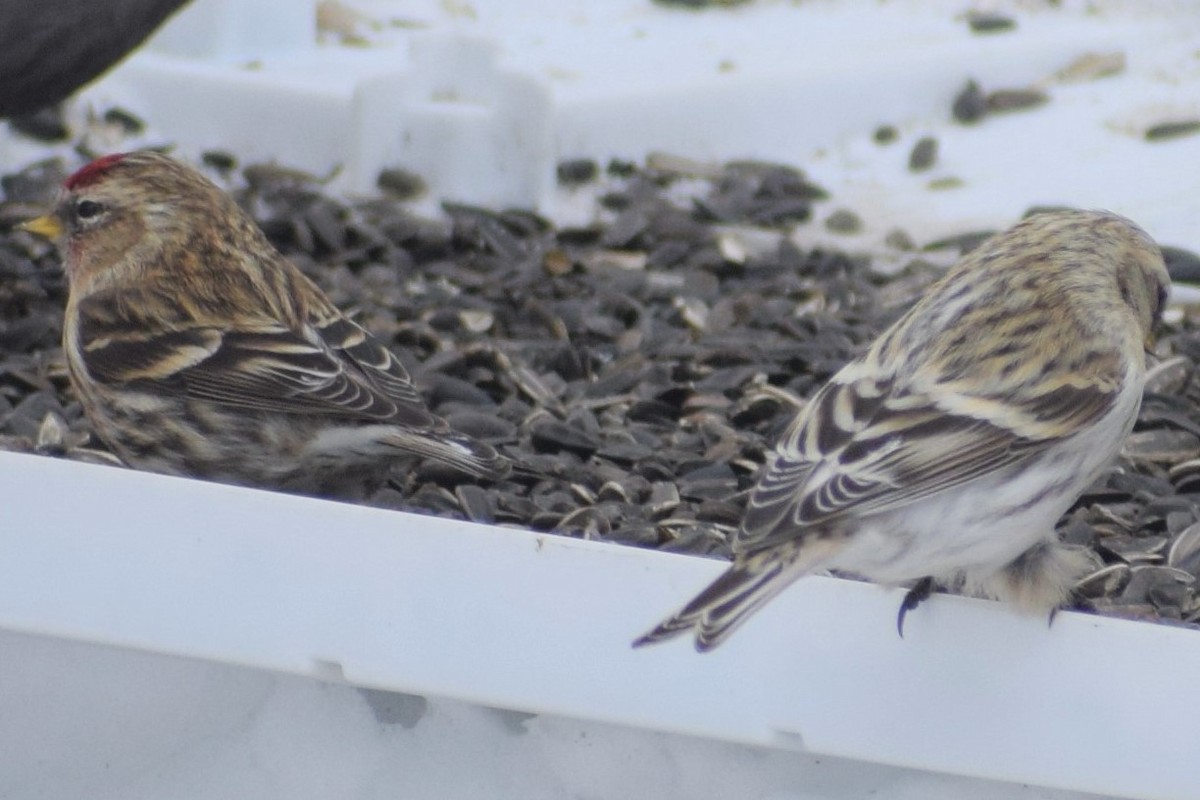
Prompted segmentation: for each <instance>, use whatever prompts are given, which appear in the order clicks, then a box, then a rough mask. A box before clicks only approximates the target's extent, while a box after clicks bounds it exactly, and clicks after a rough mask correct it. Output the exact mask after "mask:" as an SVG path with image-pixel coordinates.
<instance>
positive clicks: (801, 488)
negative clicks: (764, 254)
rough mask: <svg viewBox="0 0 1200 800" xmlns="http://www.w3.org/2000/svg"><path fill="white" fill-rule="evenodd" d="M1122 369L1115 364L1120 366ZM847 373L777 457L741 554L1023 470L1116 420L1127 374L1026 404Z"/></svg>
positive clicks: (758, 491) (816, 401)
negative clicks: (1111, 414)
mask: <svg viewBox="0 0 1200 800" xmlns="http://www.w3.org/2000/svg"><path fill="white" fill-rule="evenodd" d="M1118 368H1119V361H1117V360H1115V359H1114V362H1113V364H1112V365H1111V370H1112V371H1114V372H1115V371H1116V370H1117V369H1118ZM1116 377H1117V378H1119V375H1117V376H1116ZM840 378H841V376H840V375H839V376H835V378H834V379H833V380H832V381H831V382H830V383H829V384H828V385H826V386H825V387H824V388H823V389H822V390H821V391H820V392H818V393H817V395H816V396H815V397H814V398H813V399H812V401H811V402H810V403H809V405H808V406H806V407H805V409H804V410H803V411H802V412H801V413H800V414H799V415H798V416H797V418H796V419H795V421H794V422H793V423H792V425H791V426H790V427H789V428H788V430H787V431H786V433H785V434H784V436H783V437H782V439H781V440H780V442H779V444H778V445H777V446H776V448H775V450H774V451H773V452H772V454H771V456H770V457H769V459H768V462H767V465H766V467H765V468H764V470H763V473H762V477H761V478H760V479H759V483H758V485H757V487H756V488H755V490H754V492H753V493H752V495H751V497H750V500H749V503H748V505H747V509H746V515H745V517H744V519H743V523H742V527H741V530H740V531H739V532H738V535H737V537H736V539H735V542H734V548H735V550H736V551H738V552H748V551H754V550H758V549H760V548H765V547H771V546H773V545H776V544H779V543H780V542H782V541H786V540H789V539H795V538H797V537H801V536H804V535H805V531H814V530H821V529H822V528H823V527H827V526H828V525H829V524H831V523H836V522H838V521H839V520H842V519H844V518H845V517H847V516H851V515H853V516H861V515H866V514H875V513H881V512H886V511H890V510H893V509H896V508H900V507H902V506H906V505H908V504H910V503H913V502H915V501H917V500H920V499H922V498H924V497H928V496H930V495H932V494H935V493H937V492H941V491H943V490H946V489H949V488H951V487H954V486H959V485H961V484H964V483H967V482H969V481H973V480H975V479H977V478H979V477H981V476H983V475H986V474H988V473H991V472H995V471H997V470H1000V469H1003V468H1005V467H1008V466H1011V465H1013V464H1016V463H1017V462H1018V461H1020V460H1022V459H1024V458H1027V457H1028V456H1030V455H1031V454H1033V453H1036V452H1037V451H1040V450H1042V449H1044V448H1046V447H1049V446H1050V445H1052V444H1053V443H1055V442H1058V441H1061V440H1062V439H1065V438H1067V437H1068V436H1071V435H1073V434H1075V433H1076V432H1078V431H1079V430H1080V429H1081V428H1083V427H1085V426H1086V425H1088V424H1090V423H1092V422H1095V421H1096V420H1098V419H1099V418H1100V417H1102V416H1104V414H1106V413H1108V411H1110V410H1111V409H1112V408H1113V405H1114V404H1115V403H1116V401H1117V395H1118V390H1119V386H1120V381H1119V380H1117V379H1114V380H1103V381H1093V382H1085V383H1081V384H1079V385H1071V384H1060V385H1057V386H1054V387H1046V391H1044V392H1042V393H1041V394H1036V395H1032V396H1030V397H1028V398H1025V399H1024V401H1023V402H1020V403H1016V404H1014V403H1013V402H1012V398H989V397H986V396H976V397H970V396H965V395H963V394H961V393H956V392H954V391H951V390H947V391H946V392H945V393H943V394H932V393H920V392H905V391H898V390H897V389H896V388H895V387H894V386H893V385H892V382H891V380H890V379H884V380H878V379H873V378H870V377H859V378H857V379H853V380H848V379H840Z"/></svg>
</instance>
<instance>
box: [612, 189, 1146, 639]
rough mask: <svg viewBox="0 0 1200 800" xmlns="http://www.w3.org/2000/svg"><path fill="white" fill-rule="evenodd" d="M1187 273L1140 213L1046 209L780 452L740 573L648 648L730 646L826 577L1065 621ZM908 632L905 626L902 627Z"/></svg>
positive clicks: (837, 388)
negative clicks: (1109, 480) (1165, 315)
mask: <svg viewBox="0 0 1200 800" xmlns="http://www.w3.org/2000/svg"><path fill="white" fill-rule="evenodd" d="M1169 285H1170V279H1169V278H1168V276H1167V270H1166V267H1165V265H1164V264H1163V258H1162V254H1161V253H1160V251H1159V248H1158V247H1157V245H1155V243H1154V242H1153V241H1152V240H1151V239H1150V237H1149V236H1147V235H1146V233H1145V232H1144V231H1142V230H1141V229H1140V228H1138V227H1137V226H1136V225H1134V224H1133V223H1132V222H1130V221H1129V220H1127V219H1124V218H1123V217H1119V216H1117V215H1115V214H1111V213H1106V212H1097V211H1055V212H1047V213H1042V214H1037V215H1034V216H1032V217H1030V218H1028V219H1026V220H1024V221H1023V222H1021V223H1020V224H1018V225H1016V226H1015V227H1013V228H1012V229H1010V230H1008V231H1006V232H1004V233H1001V234H999V235H997V236H994V237H992V238H991V239H989V240H988V241H987V242H985V243H984V244H983V245H981V246H980V247H979V248H977V249H976V250H974V251H972V252H971V253H969V254H968V255H967V256H965V257H964V258H963V259H962V260H961V261H960V262H959V263H958V264H957V265H956V266H955V267H954V268H952V269H951V270H950V271H949V272H948V273H947V274H946V275H945V276H944V277H942V278H941V279H940V280H939V281H937V282H936V283H935V284H934V285H933V286H931V287H930V288H929V289H928V290H927V292H926V293H925V295H924V297H923V298H922V299H921V300H920V301H919V302H918V303H917V304H916V305H915V306H914V307H913V308H912V309H910V310H909V311H908V313H906V314H905V315H904V316H903V317H902V318H901V319H899V320H898V321H897V322H896V323H895V324H894V325H892V327H891V328H889V329H888V330H887V331H885V332H884V333H883V334H882V335H881V336H880V337H879V338H878V339H876V340H875V342H874V343H873V344H872V345H871V347H870V348H869V349H868V351H867V352H866V353H865V354H864V355H862V356H861V357H859V358H857V359H855V360H854V361H852V362H850V363H849V364H847V365H846V366H845V367H844V368H843V369H842V370H841V371H840V372H838V373H837V374H836V375H834V376H833V378H832V379H830V381H829V383H828V384H826V385H825V386H824V387H823V388H822V389H821V390H820V391H818V392H817V394H816V395H815V396H814V397H813V398H812V400H811V401H809V403H808V404H807V405H806V406H805V407H804V408H803V409H802V410H801V411H800V413H799V414H798V415H797V416H796V418H795V419H794V420H793V421H792V423H791V424H790V425H789V427H788V428H787V430H786V431H785V432H784V434H783V437H782V439H781V440H780V441H779V442H778V444H777V445H776V446H775V449H774V451H773V452H772V453H771V454H770V455H769V456H768V458H767V462H766V464H765V466H764V468H763V471H762V473H761V476H760V477H759V480H758V484H757V486H756V487H755V489H754V490H753V492H752V494H751V496H750V499H749V503H748V506H747V509H746V513H745V517H744V519H743V521H742V525H741V528H740V530H739V531H738V532H737V534H736V536H735V539H734V542H733V549H734V560H733V565H732V566H731V567H730V568H729V569H728V570H727V571H726V572H725V573H724V574H722V575H721V576H720V577H718V578H717V579H716V580H715V581H713V582H712V583H711V584H710V585H709V586H708V587H707V588H705V589H704V590H703V591H701V592H700V594H698V595H697V596H696V597H695V598H693V599H692V600H691V601H690V602H689V603H687V605H685V606H684V607H683V608H682V609H681V610H680V611H679V612H678V613H676V614H674V615H672V616H671V617H669V618H668V619H666V620H665V621H663V622H662V623H661V624H659V625H658V626H657V627H655V628H654V629H653V630H651V631H650V632H648V633H647V634H645V635H644V636H642V637H641V638H640V639H638V640H637V641H636V642H635V643H634V644H635V646H636V645H644V644H648V643H650V642H657V641H660V640H663V639H666V638H669V637H671V636H675V635H677V634H682V633H693V634H694V635H695V644H696V648H697V649H698V650H701V651H703V650H708V649H711V648H713V647H716V646H717V645H719V644H720V643H721V642H722V641H724V640H725V639H726V637H728V636H729V634H730V633H732V632H733V630H734V629H735V628H737V626H738V625H740V624H741V623H743V622H744V621H745V620H746V619H747V618H748V617H749V616H750V615H751V614H753V613H754V612H755V611H756V610H757V609H759V608H761V607H762V605H763V604H764V603H766V602H767V601H769V600H770V599H771V598H773V597H774V596H775V595H777V594H778V593H779V592H780V591H782V590H783V589H784V588H786V587H787V586H788V585H789V584H791V583H792V582H793V581H795V580H796V579H797V578H800V577H801V576H803V575H807V574H809V573H812V572H814V571H817V570H836V571H842V572H845V573H850V574H854V575H857V576H860V577H863V578H866V579H868V580H871V581H875V582H878V583H882V584H886V585H911V586H912V588H911V589H910V591H909V593H908V595H906V597H905V600H904V602H903V603H902V605H901V608H900V615H899V618H898V619H897V626H898V627H901V626H902V625H903V619H904V614H905V612H907V611H908V610H910V609H912V608H913V607H915V606H916V605H917V604H918V603H919V602H920V601H921V600H922V599H924V597H926V596H928V594H929V592H930V591H931V589H932V587H933V586H934V585H935V584H936V585H940V586H943V587H946V588H950V589H953V590H959V591H963V592H966V593H968V594H972V595H976V596H982V597H991V598H996V599H1001V600H1008V601H1011V602H1013V603H1015V604H1016V605H1017V606H1019V607H1020V608H1022V609H1024V610H1027V611H1030V612H1035V613H1049V612H1052V611H1053V610H1054V609H1056V608H1058V607H1059V606H1060V605H1061V604H1062V603H1063V602H1064V601H1065V600H1066V598H1067V595H1068V593H1069V590H1070V587H1071V585H1072V584H1073V583H1074V581H1075V580H1076V579H1077V578H1078V577H1079V576H1080V575H1081V573H1082V572H1084V571H1086V570H1087V569H1088V567H1089V565H1090V562H1091V556H1090V555H1089V554H1088V553H1087V552H1086V551H1085V550H1082V549H1080V548H1072V547H1070V546H1068V545H1065V544H1063V543H1061V542H1060V541H1059V539H1058V537H1057V536H1056V534H1055V529H1054V526H1055V523H1056V522H1057V521H1058V519H1059V518H1060V517H1061V516H1062V515H1063V513H1064V512H1065V511H1066V510H1067V509H1068V508H1069V507H1070V505H1071V504H1072V503H1073V502H1075V500H1076V499H1077V498H1078V497H1079V495H1080V494H1081V493H1082V492H1083V491H1084V490H1085V489H1086V488H1087V487H1088V486H1089V485H1090V484H1091V483H1092V482H1093V481H1094V480H1095V479H1096V478H1097V477H1098V476H1099V475H1100V474H1101V473H1102V472H1103V471H1104V470H1105V469H1106V468H1107V467H1108V466H1109V465H1110V464H1111V463H1112V461H1113V459H1114V458H1115V457H1116V455H1117V453H1118V451H1119V450H1120V448H1121V445H1122V443H1123V441H1124V439H1125V437H1126V435H1127V434H1128V433H1129V431H1130V429H1131V428H1132V426H1133V423H1134V420H1135V418H1136V416H1137V412H1138V408H1139V406H1140V404H1141V397H1142V386H1143V382H1144V377H1145V369H1146V358H1145V353H1144V349H1145V343H1146V342H1147V341H1149V339H1150V336H1151V333H1152V329H1153V328H1154V326H1155V324H1156V323H1157V322H1158V320H1159V318H1160V317H1161V314H1162V311H1163V306H1164V304H1165V303H1166V300H1167V295H1168V292H1169ZM901 632H902V627H901Z"/></svg>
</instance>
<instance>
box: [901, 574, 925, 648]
mask: <svg viewBox="0 0 1200 800" xmlns="http://www.w3.org/2000/svg"><path fill="white" fill-rule="evenodd" d="M932 594H933V578H930V577H925V578H921V580H919V581H917V582H916V583H914V584H913V587H912V588H911V589H909V590H908V593H907V594H905V595H904V599H903V600H901V601H900V613H898V614H897V615H896V633H898V634H900V638H901V639H903V638H904V615H905V614H907V613H908V612H910V611H912V610H913V609H914V608H916V607H917V606H919V605H921V603H923V602H925V601H926V600H928V599H929V596H930V595H932Z"/></svg>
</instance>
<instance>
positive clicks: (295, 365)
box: [79, 296, 438, 428]
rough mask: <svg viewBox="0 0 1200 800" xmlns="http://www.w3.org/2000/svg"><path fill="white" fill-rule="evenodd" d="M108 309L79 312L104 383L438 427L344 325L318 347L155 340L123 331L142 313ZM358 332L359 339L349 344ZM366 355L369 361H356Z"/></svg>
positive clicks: (141, 325)
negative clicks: (126, 313)
mask: <svg viewBox="0 0 1200 800" xmlns="http://www.w3.org/2000/svg"><path fill="white" fill-rule="evenodd" d="M102 299H103V298H102V297H99V296H97V297H93V298H89V300H91V301H92V302H90V303H81V304H80V307H79V315H80V325H81V329H80V331H81V337H82V339H83V341H84V342H86V343H87V344H86V346H85V353H84V361H85V364H86V365H87V368H88V371H89V373H90V374H91V375H92V377H93V378H94V379H95V380H97V381H100V382H102V383H108V384H122V383H126V384H129V383H136V385H137V387H138V389H139V390H141V391H146V392H152V393H158V394H162V395H166V396H187V397H192V398H196V399H203V400H210V401H212V402H215V403H222V404H225V405H229V406H236V407H240V408H246V409H252V410H256V411H273V412H279V413H286V414H320V415H332V416H336V417H342V418H347V419H356V420H362V421H378V422H390V423H395V424H400V425H407V426H411V427H414V428H434V427H438V423H437V419H436V418H435V417H434V416H433V415H432V414H430V413H429V411H428V410H427V409H426V408H425V406H424V404H423V403H422V402H421V399H420V396H419V395H418V394H417V392H416V389H415V388H414V387H413V386H412V383H411V381H409V380H408V376H407V373H406V372H405V371H404V369H403V367H402V366H401V365H400V364H399V362H398V361H396V359H395V357H394V356H392V355H391V354H390V353H388V352H387V351H386V349H385V348H383V347H382V346H380V345H379V344H378V343H376V342H374V340H372V339H371V338H370V337H369V336H368V335H367V334H366V332H365V331H363V330H362V329H361V328H359V327H358V326H357V325H354V324H353V323H351V322H349V321H347V320H344V319H342V320H341V321H342V322H344V325H345V326H348V327H335V326H334V325H330V326H327V328H333V329H334V330H335V332H339V331H340V332H341V333H342V338H341V339H340V340H339V341H338V342H337V343H336V344H334V345H330V346H329V347H322V346H321V345H320V344H314V343H312V342H309V341H307V340H306V339H304V338H303V337H302V336H300V335H299V334H297V333H296V332H294V331H292V330H290V329H288V328H287V327H285V326H283V325H279V324H273V323H260V324H259V325H257V326H256V328H255V329H253V330H239V331H224V330H222V329H219V328H217V327H213V326H194V327H186V328H182V329H178V330H166V331H152V330H148V326H147V325H146V319H139V320H137V323H138V324H137V325H133V324H124V323H126V322H130V323H132V322H133V320H129V319H127V318H124V316H123V314H122V311H123V309H124V308H128V307H131V306H136V304H132V303H128V302H126V303H124V304H122V305H120V306H118V305H117V304H115V303H111V302H100V301H101V300H102ZM354 330H356V331H357V332H358V335H356V336H349V332H351V331H354ZM363 355H367V356H369V359H363V360H361V361H360V360H359V358H356V356H363Z"/></svg>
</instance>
